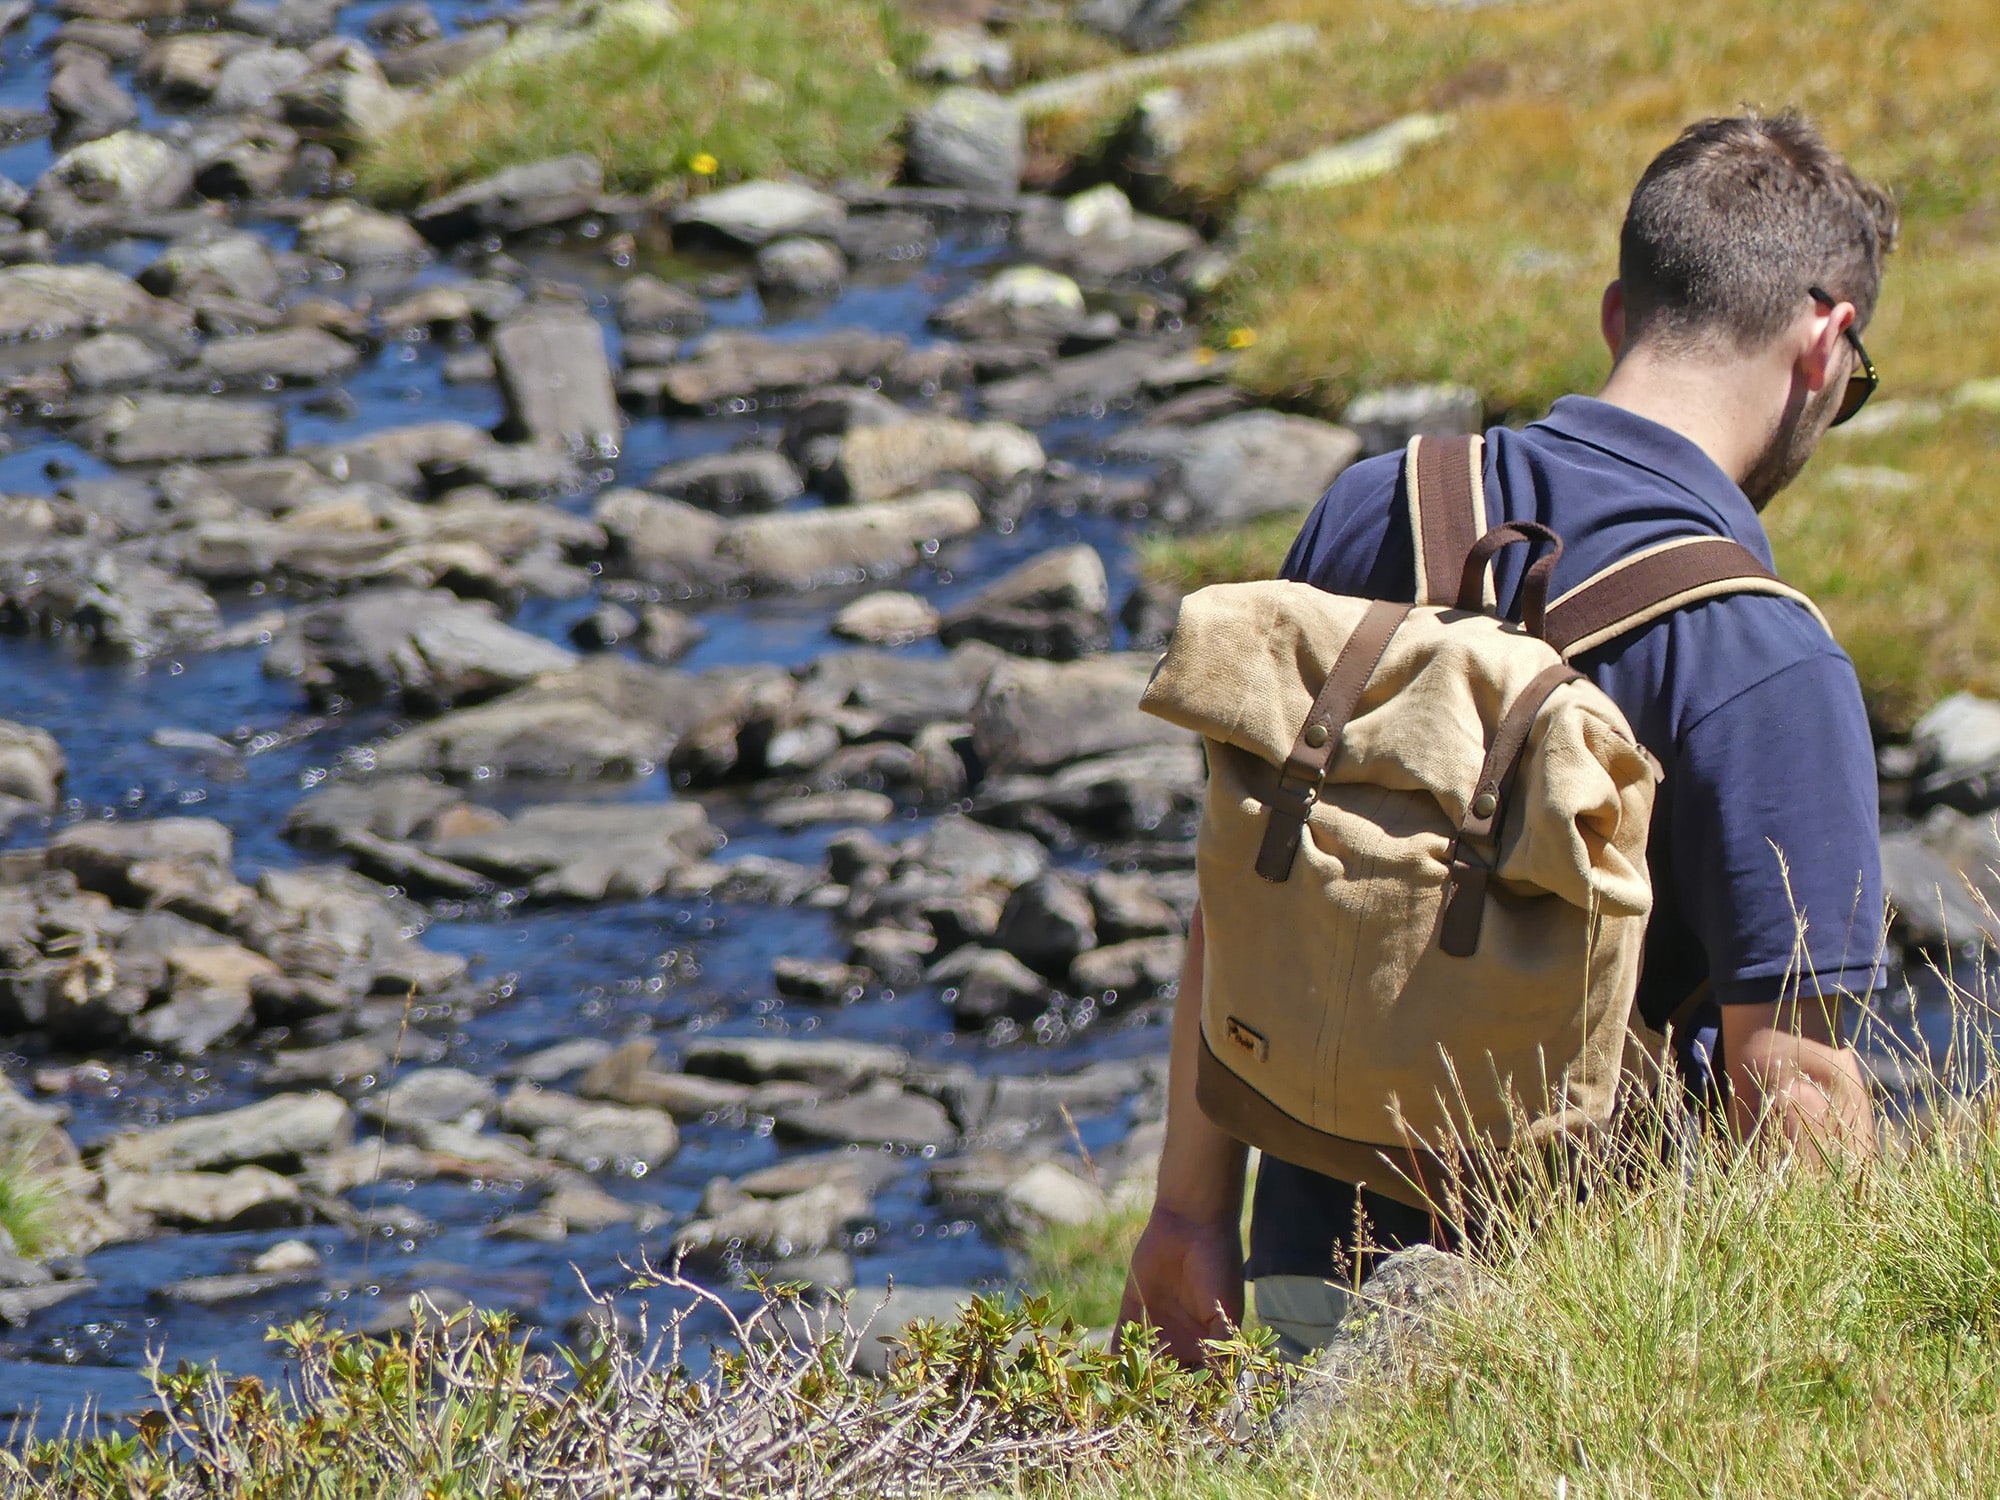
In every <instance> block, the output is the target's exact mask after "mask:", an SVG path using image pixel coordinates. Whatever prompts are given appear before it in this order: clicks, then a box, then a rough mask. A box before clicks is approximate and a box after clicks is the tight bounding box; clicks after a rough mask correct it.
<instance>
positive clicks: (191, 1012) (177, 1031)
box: [132, 943, 279, 1057]
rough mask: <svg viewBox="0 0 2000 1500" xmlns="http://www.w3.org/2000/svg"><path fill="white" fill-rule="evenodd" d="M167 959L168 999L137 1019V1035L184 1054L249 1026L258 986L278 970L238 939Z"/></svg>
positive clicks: (178, 952) (174, 952)
mask: <svg viewBox="0 0 2000 1500" xmlns="http://www.w3.org/2000/svg"><path fill="white" fill-rule="evenodd" d="M166 958H167V981H166V985H165V996H166V998H165V999H164V1001H163V1002H162V1003H160V1004H158V1005H155V1006H153V1007H152V1008H151V1009H149V1010H147V1011H146V1012H145V1013H144V1014H142V1015H140V1016H139V1017H138V1018H137V1019H136V1020H135V1021H134V1022H133V1024H132V1034H133V1036H134V1037H136V1038H137V1039H138V1040H140V1041H141V1042H144V1043H146V1044H147V1045H149V1046H153V1047H159V1048H163V1049H165V1050H167V1051H169V1052H174V1053H177V1054H179V1055H180V1056H182V1057H199V1056H201V1055H202V1054H203V1053H205V1052H207V1051H208V1050H209V1049H210V1048H211V1047H214V1046H216V1045H217V1044H218V1043H220V1042H222V1041H224V1040H226V1039H228V1038H229V1037H232V1036H234V1035H236V1034H237V1033H239V1032H241V1031H243V1030H245V1029H246V1028H247V1027H248V1026H249V1025H250V1022H251V1019H252V1005H251V994H252V989H253V987H254V986H256V985H257V984H259V983H260V982H264V981H267V980H270V979H275V978H276V977H278V973H279V971H278V967H277V965H276V964H273V963H272V962H271V961H270V960H269V959H267V958H264V957H262V956H261V955H259V954H256V953H252V952H251V951H250V950H249V949H247V948H242V947H239V946H237V945H236V944H234V943H218V944H213V945H204V946H201V947H188V948H175V949H172V950H170V951H169V952H168V953H167V955H166Z"/></svg>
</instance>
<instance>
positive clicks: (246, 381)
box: [195, 328, 361, 387]
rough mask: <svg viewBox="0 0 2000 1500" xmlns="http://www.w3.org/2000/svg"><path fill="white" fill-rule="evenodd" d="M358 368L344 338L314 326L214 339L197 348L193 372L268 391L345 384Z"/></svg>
mask: <svg viewBox="0 0 2000 1500" xmlns="http://www.w3.org/2000/svg"><path fill="white" fill-rule="evenodd" d="M360 365H361V355H360V354H359V352H358V351H356V349H355V348H354V346H353V345H352V344H350V343H348V342H347V341H346V340H345V339H339V338H335V337H334V336H333V335H332V334H330V333H327V332H325V331H323V330H321V329H318V328H285V329H280V330H279V331H277V332H275V333H255V334H251V335H249V336H248V337H246V338H233V339H217V340H215V341H214V342H213V343H210V344H208V345H206V346H205V347H204V348H203V349H202V351H201V359H200V361H199V362H198V363H197V365H196V366H195V368H196V371H197V372H198V373H199V374H202V375H205V376H207V377H208V378H209V380H210V381H211V382H212V383H214V384H220V385H235V386H266V387H268V386H270V385H271V384H273V383H277V384H282V385H318V384H320V383H322V382H324V381H335V380H345V379H346V378H347V377H348V376H349V375H352V374H353V373H354V372H355V370H357V369H359V368H360Z"/></svg>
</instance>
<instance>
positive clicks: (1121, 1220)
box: [1022, 1198, 1152, 1328]
mask: <svg viewBox="0 0 2000 1500" xmlns="http://www.w3.org/2000/svg"><path fill="white" fill-rule="evenodd" d="M1151 1208H1152V1202H1151V1200H1150V1198H1148V1199H1145V1200H1140V1201H1121V1202H1120V1203H1119V1204H1118V1205H1117V1206H1116V1207H1114V1208H1113V1209H1112V1210H1111V1211H1110V1212H1109V1213H1107V1214H1106V1215H1104V1217H1102V1218H1100V1219H1094V1220H1092V1221H1090V1222H1089V1223H1086V1224H1057V1225H1052V1226H1050V1227H1049V1228H1046V1229H1044V1230H1042V1231H1041V1232H1040V1233H1038V1234H1036V1235H1035V1236H1034V1237H1033V1238H1032V1239H1031V1240H1029V1242H1028V1244H1027V1246H1026V1247H1025V1255H1024V1257H1023V1258H1024V1260H1025V1261H1026V1265H1025V1266H1024V1268H1023V1273H1022V1279H1023V1280H1024V1281H1026V1282H1027V1284H1028V1285H1029V1286H1030V1287H1031V1288H1033V1289H1034V1291H1035V1292H1036V1293H1037V1294H1038V1295H1040V1296H1044V1297H1047V1298H1048V1299H1049V1301H1050V1303H1051V1304H1052V1305H1053V1306H1054V1307H1055V1309H1056V1311H1057V1312H1059V1313H1061V1314H1063V1315H1065V1316H1067V1317H1070V1318H1074V1319H1075V1320H1076V1321H1077V1322H1078V1323H1079V1324H1081V1325H1082V1326H1083V1327H1085V1328H1109V1327H1110V1326H1111V1325H1112V1324H1113V1323H1115V1322H1116V1321H1117V1320H1118V1302H1119V1299H1120V1298H1121V1297H1123V1296H1124V1293H1125V1268H1126V1267H1127V1266H1128V1265H1130V1264H1131V1263H1132V1247H1133V1246H1135V1245H1137V1244H1138V1243H1139V1231H1140V1230H1142V1229H1144V1228H1145V1227H1146V1215H1147V1213H1148V1212H1149V1211H1150V1210H1151Z"/></svg>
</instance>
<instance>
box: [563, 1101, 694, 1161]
mask: <svg viewBox="0 0 2000 1500" xmlns="http://www.w3.org/2000/svg"><path fill="white" fill-rule="evenodd" d="M679 1149H680V1132H679V1131H678V1130H676V1129H675V1128H674V1122H673V1119H672V1117H671V1116H669V1115H667V1114H665V1113H663V1112H662V1111H660V1110H657V1109H628V1108H625V1107H623V1106H620V1105H616V1104H597V1105H591V1106H589V1107H587V1108H585V1109H582V1110H580V1111H578V1112H577V1113H576V1114H575V1115H573V1116H572V1117H571V1118H570V1119H568V1120H566V1121H564V1122H563V1123H561V1124H558V1125H551V1126H549V1127H548V1128H546V1129H544V1130H540V1131H538V1132H536V1135H535V1151H536V1154H537V1155H540V1156H547V1157H553V1158H554V1159H555V1160H557V1161H560V1162H567V1163H568V1164H569V1165H571V1166H573V1167H578V1168H581V1169H582V1170H583V1171H586V1172H622V1173H626V1174H629V1175H631V1176H635V1177H638V1176H644V1175H645V1174H646V1173H647V1172H649V1171H651V1170H652V1169H653V1168H655V1167H657V1166H659V1165H660V1164H661V1163H663V1162H665V1161H666V1160H667V1159H668V1158H669V1157H671V1156H672V1155H673V1154H674V1152H675V1151H677V1150H679Z"/></svg>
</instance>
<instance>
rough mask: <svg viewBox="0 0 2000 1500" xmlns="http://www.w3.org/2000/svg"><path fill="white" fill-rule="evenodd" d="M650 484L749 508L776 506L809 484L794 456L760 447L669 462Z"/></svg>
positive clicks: (678, 495) (693, 498) (670, 493)
mask: <svg viewBox="0 0 2000 1500" xmlns="http://www.w3.org/2000/svg"><path fill="white" fill-rule="evenodd" d="M646 487H647V488H648V489H650V490H657V491H659V492H660V493H661V494H663V495H665V496H667V497H668V498H670V499H674V500H686V501H689V502H691V503H692V504H695V505H706V506H713V507H716V508H719V509H731V508H741V509H744V510H777V509H778V508H779V507H780V506H782V505H784V503H785V502H786V501H788V500H793V499H796V498H797V497H798V496H800V495H802V494H804V493H805V488H806V486H805V480H804V479H802V478H801V477H800V475H799V471H798V470H797V469H795V468H793V467H792V465H791V462H790V460H788V459H787V458H786V457H785V456H784V455H783V454H782V453H771V452H768V451H766V450H764V449H761V448H748V449H743V450H741V451H739V452H736V453H717V454H711V455H710V456H708V457H706V458H690V459H684V460H682V461H681V462H680V463H673V464H668V465H667V466H666V467H665V468H662V469H656V470H654V471H653V475H652V477H651V478H650V479H648V480H647V481H646Z"/></svg>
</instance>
